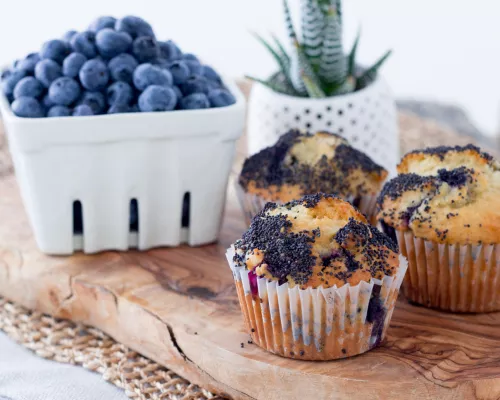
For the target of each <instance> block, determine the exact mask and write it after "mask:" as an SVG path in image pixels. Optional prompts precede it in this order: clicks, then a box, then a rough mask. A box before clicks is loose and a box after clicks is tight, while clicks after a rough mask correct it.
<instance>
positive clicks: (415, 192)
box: [378, 145, 500, 244]
mask: <svg viewBox="0 0 500 400" xmlns="http://www.w3.org/2000/svg"><path fill="white" fill-rule="evenodd" d="M398 172H399V175H398V176H397V177H396V178H394V179H392V180H391V181H389V182H388V183H387V184H386V185H385V186H384V188H383V190H382V192H381V193H380V196H379V198H378V205H379V208H380V211H379V214H378V217H379V219H381V220H382V221H383V223H385V224H386V228H391V227H392V228H395V229H398V230H411V231H413V233H414V234H415V236H416V237H419V238H423V239H427V240H432V241H435V242H438V243H448V244H479V243H498V242H499V241H500V207H498V199H499V198H500V167H499V164H498V162H496V161H495V160H494V159H493V158H492V157H491V156H490V155H489V154H487V153H484V152H482V151H481V150H480V149H479V148H477V147H475V146H472V145H468V146H463V147H459V146H456V147H437V148H431V149H425V150H417V151H413V152H411V153H408V154H407V155H406V156H405V157H403V159H402V161H401V163H400V164H399V166H398Z"/></svg>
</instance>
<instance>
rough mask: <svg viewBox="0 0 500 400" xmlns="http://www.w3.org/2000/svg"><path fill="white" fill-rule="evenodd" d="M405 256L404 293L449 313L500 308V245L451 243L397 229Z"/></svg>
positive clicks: (419, 301)
mask: <svg viewBox="0 0 500 400" xmlns="http://www.w3.org/2000/svg"><path fill="white" fill-rule="evenodd" d="M396 235H397V239H398V243H399V248H400V250H401V253H402V254H403V255H404V256H405V257H406V258H407V259H408V265H409V267H408V274H406V278H405V280H404V282H403V292H404V294H405V296H406V297H407V298H408V299H409V300H410V301H413V302H415V303H418V304H422V305H424V306H427V307H431V308H437V309H440V310H444V311H452V312H473V313H477V312H488V311H500V278H499V275H500V244H481V245H470V244H469V245H458V244H455V245H452V244H441V243H436V242H432V241H429V240H424V239H420V238H417V237H415V235H414V234H413V232H412V231H396Z"/></svg>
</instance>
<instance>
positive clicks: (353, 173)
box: [239, 130, 387, 203]
mask: <svg viewBox="0 0 500 400" xmlns="http://www.w3.org/2000/svg"><path fill="white" fill-rule="evenodd" d="M386 177H387V171H386V170H385V169H384V168H382V167H381V166H380V165H377V164H375V163H374V162H373V161H372V160H371V159H370V158H369V157H368V156H367V155H365V154H364V153H362V152H360V151H359V150H356V149H355V148H353V147H351V146H350V145H349V143H348V142H347V140H345V139H344V138H342V137H341V136H338V135H335V134H333V133H329V132H317V133H315V134H310V133H301V132H300V131H298V130H292V131H290V132H288V133H286V134H284V135H283V136H281V137H280V139H279V140H278V142H277V143H276V144H275V145H274V146H271V147H268V148H265V149H264V150H261V151H260V152H259V153H257V154H254V155H253V156H251V157H250V158H248V159H247V160H246V161H245V163H244V165H243V170H242V171H241V175H240V179H239V182H240V185H241V186H242V187H243V188H244V190H245V191H246V192H248V193H253V194H255V195H258V196H260V197H262V198H264V199H266V200H270V201H280V202H282V203H285V202H287V201H291V200H293V199H297V198H299V197H301V196H303V195H305V194H314V193H319V192H324V193H335V194H338V195H339V196H341V197H343V198H346V197H347V196H354V197H356V196H360V195H364V194H372V195H375V194H376V193H378V192H379V190H380V187H381V185H382V182H383V181H384V180H385V178H386Z"/></svg>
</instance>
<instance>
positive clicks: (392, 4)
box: [0, 0, 500, 133]
mask: <svg viewBox="0 0 500 400" xmlns="http://www.w3.org/2000/svg"><path fill="white" fill-rule="evenodd" d="M290 2H291V4H292V5H295V8H294V11H298V7H297V5H298V2H299V0H290ZM105 14H110V15H117V16H123V15H126V14H137V15H140V16H142V17H143V18H145V19H147V20H149V21H150V22H151V24H152V25H153V27H154V28H155V30H156V32H157V35H158V36H159V37H161V38H165V39H167V38H172V39H174V40H176V41H177V42H178V43H179V44H180V45H181V47H183V48H184V49H185V50H187V51H192V52H194V53H197V54H199V55H200V56H201V57H203V58H204V59H206V60H209V61H210V62H211V63H213V64H214V65H216V66H218V67H219V69H221V70H224V71H226V72H228V73H230V74H232V75H235V76H236V75H242V74H244V73H251V74H253V75H259V76H265V75H266V74H268V73H269V72H271V71H272V69H273V67H274V66H273V61H272V60H271V59H270V58H269V57H268V55H267V54H266V52H265V51H264V50H263V49H262V48H261V46H260V45H259V44H257V43H256V42H255V40H254V39H253V37H251V35H250V34H249V31H251V30H254V31H258V32H259V33H263V34H265V33H266V32H269V31H272V32H276V33H277V34H278V35H279V36H281V37H282V38H285V34H284V28H283V24H282V13H281V1H280V0H85V1H68V0H31V1H29V0H0V49H1V51H0V63H6V62H9V61H10V60H12V59H13V58H16V57H22V56H23V55H24V54H26V53H27V52H29V51H33V50H36V49H38V48H39V47H40V44H41V43H42V41H44V40H46V39H49V38H53V37H58V36H60V35H62V34H63V33H64V32H65V31H66V30H68V29H70V28H77V29H83V28H85V27H86V26H87V25H88V23H89V22H90V21H91V20H92V19H93V18H94V17H95V16H98V15H105ZM344 15H345V39H346V43H348V44H349V47H350V43H351V42H352V40H353V37H354V35H355V32H356V30H357V28H358V26H359V25H361V26H362V31H363V34H362V41H361V47H360V61H361V62H363V63H370V62H372V61H374V60H375V59H376V58H377V57H379V56H380V55H381V54H382V53H383V52H384V51H385V50H386V49H388V48H392V49H394V54H393V56H392V58H391V60H390V61H389V62H388V63H387V65H386V67H385V68H384V70H383V73H384V75H385V76H386V78H387V79H388V80H389V82H390V84H391V86H392V88H393V90H394V91H395V93H396V94H397V95H398V96H400V97H409V96H414V97H419V98H425V99H440V100H445V101H449V102H453V103H457V104H462V105H464V106H465V107H466V108H467V110H468V111H469V112H470V114H471V117H472V119H473V120H474V122H476V123H477V124H479V126H480V127H481V128H483V129H484V130H486V131H487V132H490V133H492V132H495V131H496V130H497V127H498V125H497V123H498V116H499V113H498V111H499V110H500V23H499V21H500V2H498V1H494V0H475V1H474V2H471V1H466V0H377V1H374V0H344Z"/></svg>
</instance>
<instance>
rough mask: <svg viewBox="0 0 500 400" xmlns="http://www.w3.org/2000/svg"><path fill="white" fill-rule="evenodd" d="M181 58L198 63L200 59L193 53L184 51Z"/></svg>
mask: <svg viewBox="0 0 500 400" xmlns="http://www.w3.org/2000/svg"><path fill="white" fill-rule="evenodd" d="M182 58H183V59H184V60H189V61H196V62H197V63H198V64H199V63H200V60H199V59H198V57H196V56H195V55H194V54H190V53H186V54H184V55H183V56H182Z"/></svg>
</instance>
